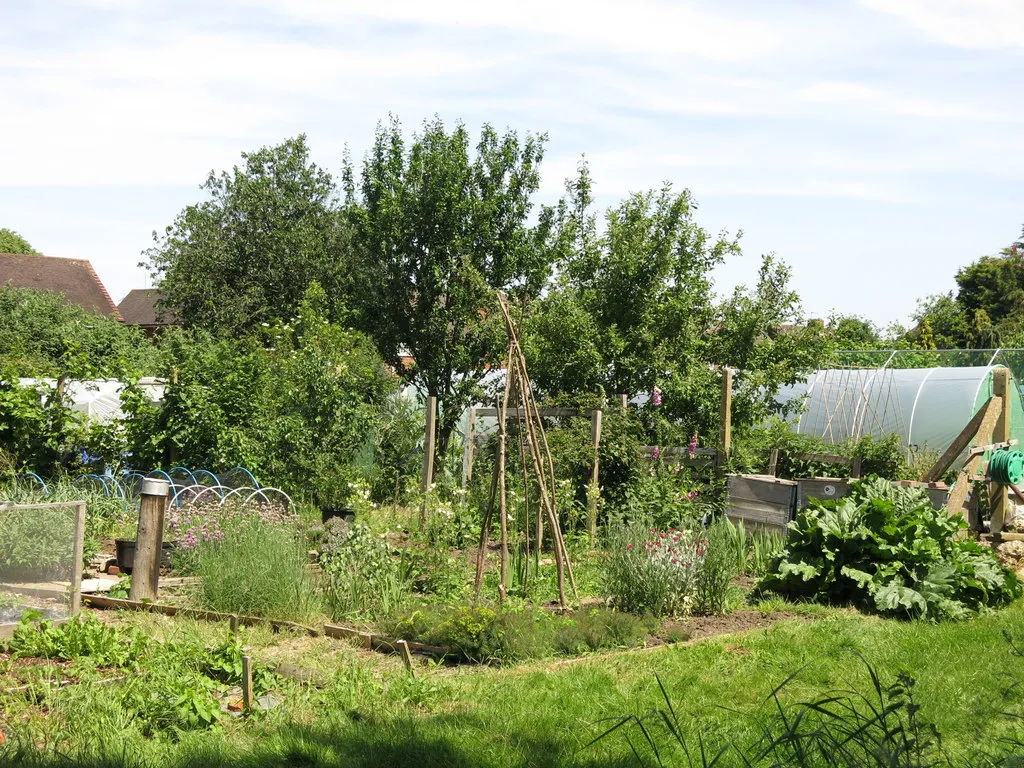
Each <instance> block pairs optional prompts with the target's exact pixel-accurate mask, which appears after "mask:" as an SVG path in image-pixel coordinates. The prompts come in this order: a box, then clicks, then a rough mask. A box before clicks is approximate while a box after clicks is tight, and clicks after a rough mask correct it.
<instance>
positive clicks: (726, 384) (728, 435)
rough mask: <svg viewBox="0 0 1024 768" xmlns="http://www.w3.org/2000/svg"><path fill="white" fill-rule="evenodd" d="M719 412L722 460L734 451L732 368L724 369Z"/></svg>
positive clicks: (719, 446)
mask: <svg viewBox="0 0 1024 768" xmlns="http://www.w3.org/2000/svg"><path fill="white" fill-rule="evenodd" d="M720 406H721V407H720V409H719V413H718V421H719V431H718V452H719V454H720V456H721V460H722V461H728V460H729V454H730V452H731V451H732V368H723V369H722V399H721V403H720Z"/></svg>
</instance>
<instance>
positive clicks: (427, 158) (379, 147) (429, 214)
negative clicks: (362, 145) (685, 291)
mask: <svg viewBox="0 0 1024 768" xmlns="http://www.w3.org/2000/svg"><path fill="white" fill-rule="evenodd" d="M544 142H545V137H544V136H534V135H530V134H527V135H526V136H525V137H523V138H520V137H519V136H518V135H517V134H516V133H514V132H511V131H510V132H506V133H504V134H500V135H499V134H498V133H497V132H496V131H495V130H494V129H493V128H491V127H490V126H487V125H485V126H484V127H483V128H482V130H481V132H480V136H479V139H478V140H477V141H476V145H475V147H472V146H471V139H470V135H469V132H468V131H467V130H466V128H465V126H464V125H462V124H456V125H455V126H454V127H453V128H452V129H451V130H448V129H447V128H446V127H445V126H444V124H443V123H442V122H441V121H440V120H439V119H435V120H432V121H427V122H425V123H424V124H423V126H422V129H421V131H420V133H419V134H418V135H414V136H413V137H412V138H411V139H407V138H406V136H405V135H404V133H403V131H402V127H401V125H400V124H399V123H398V121H397V120H394V119H393V120H392V121H391V122H390V123H388V124H386V125H385V124H382V125H380V126H378V128H377V132H376V135H375V137H374V142H373V146H372V148H371V149H370V151H369V153H368V154H367V156H366V158H365V160H364V161H363V163H362V167H361V170H360V172H359V173H358V174H357V172H356V170H355V169H354V168H353V167H352V166H351V164H346V174H345V175H346V187H347V204H346V210H347V213H348V220H349V221H350V222H351V225H352V230H353V242H354V244H355V246H356V248H355V254H356V256H355V258H356V265H355V268H354V270H353V273H354V274H355V275H356V280H357V285H356V288H355V290H354V292H353V303H354V304H355V305H356V306H357V307H358V309H359V310H360V314H361V317H362V321H363V323H364V327H365V328H366V330H367V331H368V332H369V333H371V334H372V335H373V338H374V339H375V341H376V343H377V346H378V348H379V350H380V352H381V355H382V356H383V357H384V359H385V360H386V361H388V362H389V363H390V364H391V365H392V366H393V367H394V368H395V369H396V370H398V371H399V372H401V374H402V375H403V376H404V377H406V378H407V379H408V380H409V381H411V382H413V383H414V384H415V385H417V386H418V387H419V388H420V389H421V391H423V392H425V393H426V394H428V395H431V396H434V397H437V398H438V400H439V403H440V416H439V421H438V440H437V448H438V455H443V454H444V452H445V451H446V449H447V445H448V442H449V439H450V436H451V434H452V431H453V430H454V427H455V425H456V423H457V421H458V419H459V417H460V416H461V414H462V411H463V410H464V408H465V407H466V406H468V405H469V404H470V402H471V401H472V399H473V398H474V396H475V395H476V394H477V391H478V386H479V383H480V381H481V379H482V377H483V376H484V374H485V372H486V371H487V369H488V368H489V367H491V366H496V365H500V364H501V361H502V358H503V354H504V351H505V349H506V344H507V340H506V337H505V333H504V328H503V325H502V322H501V316H500V313H499V312H498V311H497V310H496V305H495V292H496V291H497V290H502V291H507V292H510V293H511V294H513V295H514V296H515V297H516V298H519V299H521V298H522V297H524V296H531V295H537V294H538V293H539V292H540V290H541V287H542V286H543V285H544V283H545V282H546V280H547V276H548V271H549V263H548V257H547V256H546V250H545V249H544V248H542V247H540V242H541V240H542V238H543V231H544V229H545V226H546V225H545V222H546V221H547V220H548V218H549V217H548V216H547V215H542V216H541V222H540V224H538V225H537V227H536V228H533V227H531V226H529V224H528V220H529V217H530V215H531V211H532V209H533V195H534V193H535V192H536V190H537V187H538V184H539V180H540V176H539V165H540V162H541V159H542V157H543V147H544ZM409 356H411V358H412V359H413V360H414V361H415V362H414V363H412V364H411V365H406V364H405V361H406V360H408V359H409Z"/></svg>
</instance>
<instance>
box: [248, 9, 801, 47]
mask: <svg viewBox="0 0 1024 768" xmlns="http://www.w3.org/2000/svg"><path fill="white" fill-rule="evenodd" d="M238 3H239V4H240V5H242V6H256V7H262V8H265V9H269V10H272V11H274V12H277V13H280V14H282V15H285V16H287V17H290V18H292V19H297V20H301V21H303V22H307V23H317V24H328V25H331V26H335V27H344V26H346V25H348V24H350V23H352V21H353V20H357V19H366V18H372V19H376V20H378V21H382V22H387V23H412V24H419V25H425V26H427V27H431V28H438V29H449V30H450V29H496V30H501V31H504V32H508V31H514V32H516V33H520V34H523V35H527V36H529V37H531V38H534V39H535V40H537V39H542V40H543V39H545V38H550V39H554V40H561V41H564V42H567V43H571V44H574V45H576V46H582V47H587V48H591V49H593V50H597V51H600V52H603V53H611V52H620V53H652V52H660V53H685V54H687V55H689V56H695V57H700V58H705V59H709V60H712V61H743V60H747V59H753V58H757V57H759V56H763V55H765V54H768V53H770V52H772V51H775V50H778V49H779V48H780V47H781V46H782V45H783V43H784V42H785V38H786V35H785V34H784V32H783V30H784V29H785V28H784V27H783V26H781V25H777V24H769V23H766V22H764V21H758V20H752V19H748V18H744V17H743V16H741V15H735V14H733V15H729V14H726V13H722V12H720V11H719V10H718V8H716V12H711V11H709V10H706V9H703V8H701V7H700V6H699V5H697V4H694V3H688V4H680V3H668V2H652V1H651V0H631V1H630V2H628V3H626V2H622V0H560V1H553V0H517V1H516V2H515V3H498V2H480V1H479V0H444V1H443V2H431V3H426V2H422V1H421V0H377V1H376V2H369V3H348V2H335V1H334V0H238Z"/></svg>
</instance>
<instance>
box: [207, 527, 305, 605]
mask: <svg viewBox="0 0 1024 768" xmlns="http://www.w3.org/2000/svg"><path fill="white" fill-rule="evenodd" d="M265 517H266V519H264V518H265ZM219 530H220V534H221V535H220V536H217V537H211V538H210V539H209V540H206V541H200V542H199V543H197V544H196V548H195V550H194V551H195V571H196V574H197V575H198V576H199V577H200V578H201V580H202V587H201V591H200V594H201V598H202V602H203V604H204V605H205V606H206V607H207V608H210V609H211V610H214V611H222V612H224V613H241V614H249V615H253V616H263V617H266V618H272V619H284V620H291V621H305V620H308V619H311V618H313V617H315V616H317V615H318V614H319V613H320V612H321V610H322V609H321V605H322V603H321V598H320V594H319V591H318V590H317V584H316V580H315V578H314V577H313V574H312V573H311V570H310V565H309V556H308V551H307V548H306V544H305V541H304V540H303V538H302V536H301V532H300V531H299V530H298V529H297V526H296V525H295V523H294V520H293V519H292V518H271V517H267V516H261V515H260V514H258V513H255V512H254V513H252V514H239V515H237V516H232V517H228V518H226V519H222V520H221V528H220V529H219Z"/></svg>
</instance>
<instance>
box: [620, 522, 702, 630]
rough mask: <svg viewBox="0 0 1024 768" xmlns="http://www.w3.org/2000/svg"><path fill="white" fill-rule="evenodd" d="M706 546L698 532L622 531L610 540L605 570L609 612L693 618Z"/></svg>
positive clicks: (634, 528) (635, 527)
mask: <svg viewBox="0 0 1024 768" xmlns="http://www.w3.org/2000/svg"><path fill="white" fill-rule="evenodd" d="M707 544H708V541H707V539H706V538H705V537H704V534H703V532H701V531H697V530H681V529H676V528H669V529H668V530H667V531H659V530H657V529H656V528H643V527H641V526H638V525H630V526H624V527H623V528H621V529H620V530H619V531H618V533H617V534H616V535H615V536H614V537H613V541H612V544H611V557H610V558H609V561H608V565H607V567H606V570H605V587H606V591H607V593H608V595H609V598H610V602H611V604H612V606H614V607H615V608H618V609H620V610H623V611H629V612H630V613H641V614H643V613H648V614H651V615H653V616H685V615H687V614H689V613H691V612H692V610H693V608H694V605H695V597H696V589H697V584H698V574H699V571H700V569H701V566H702V564H703V561H704V558H705V555H706V552H707Z"/></svg>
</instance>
